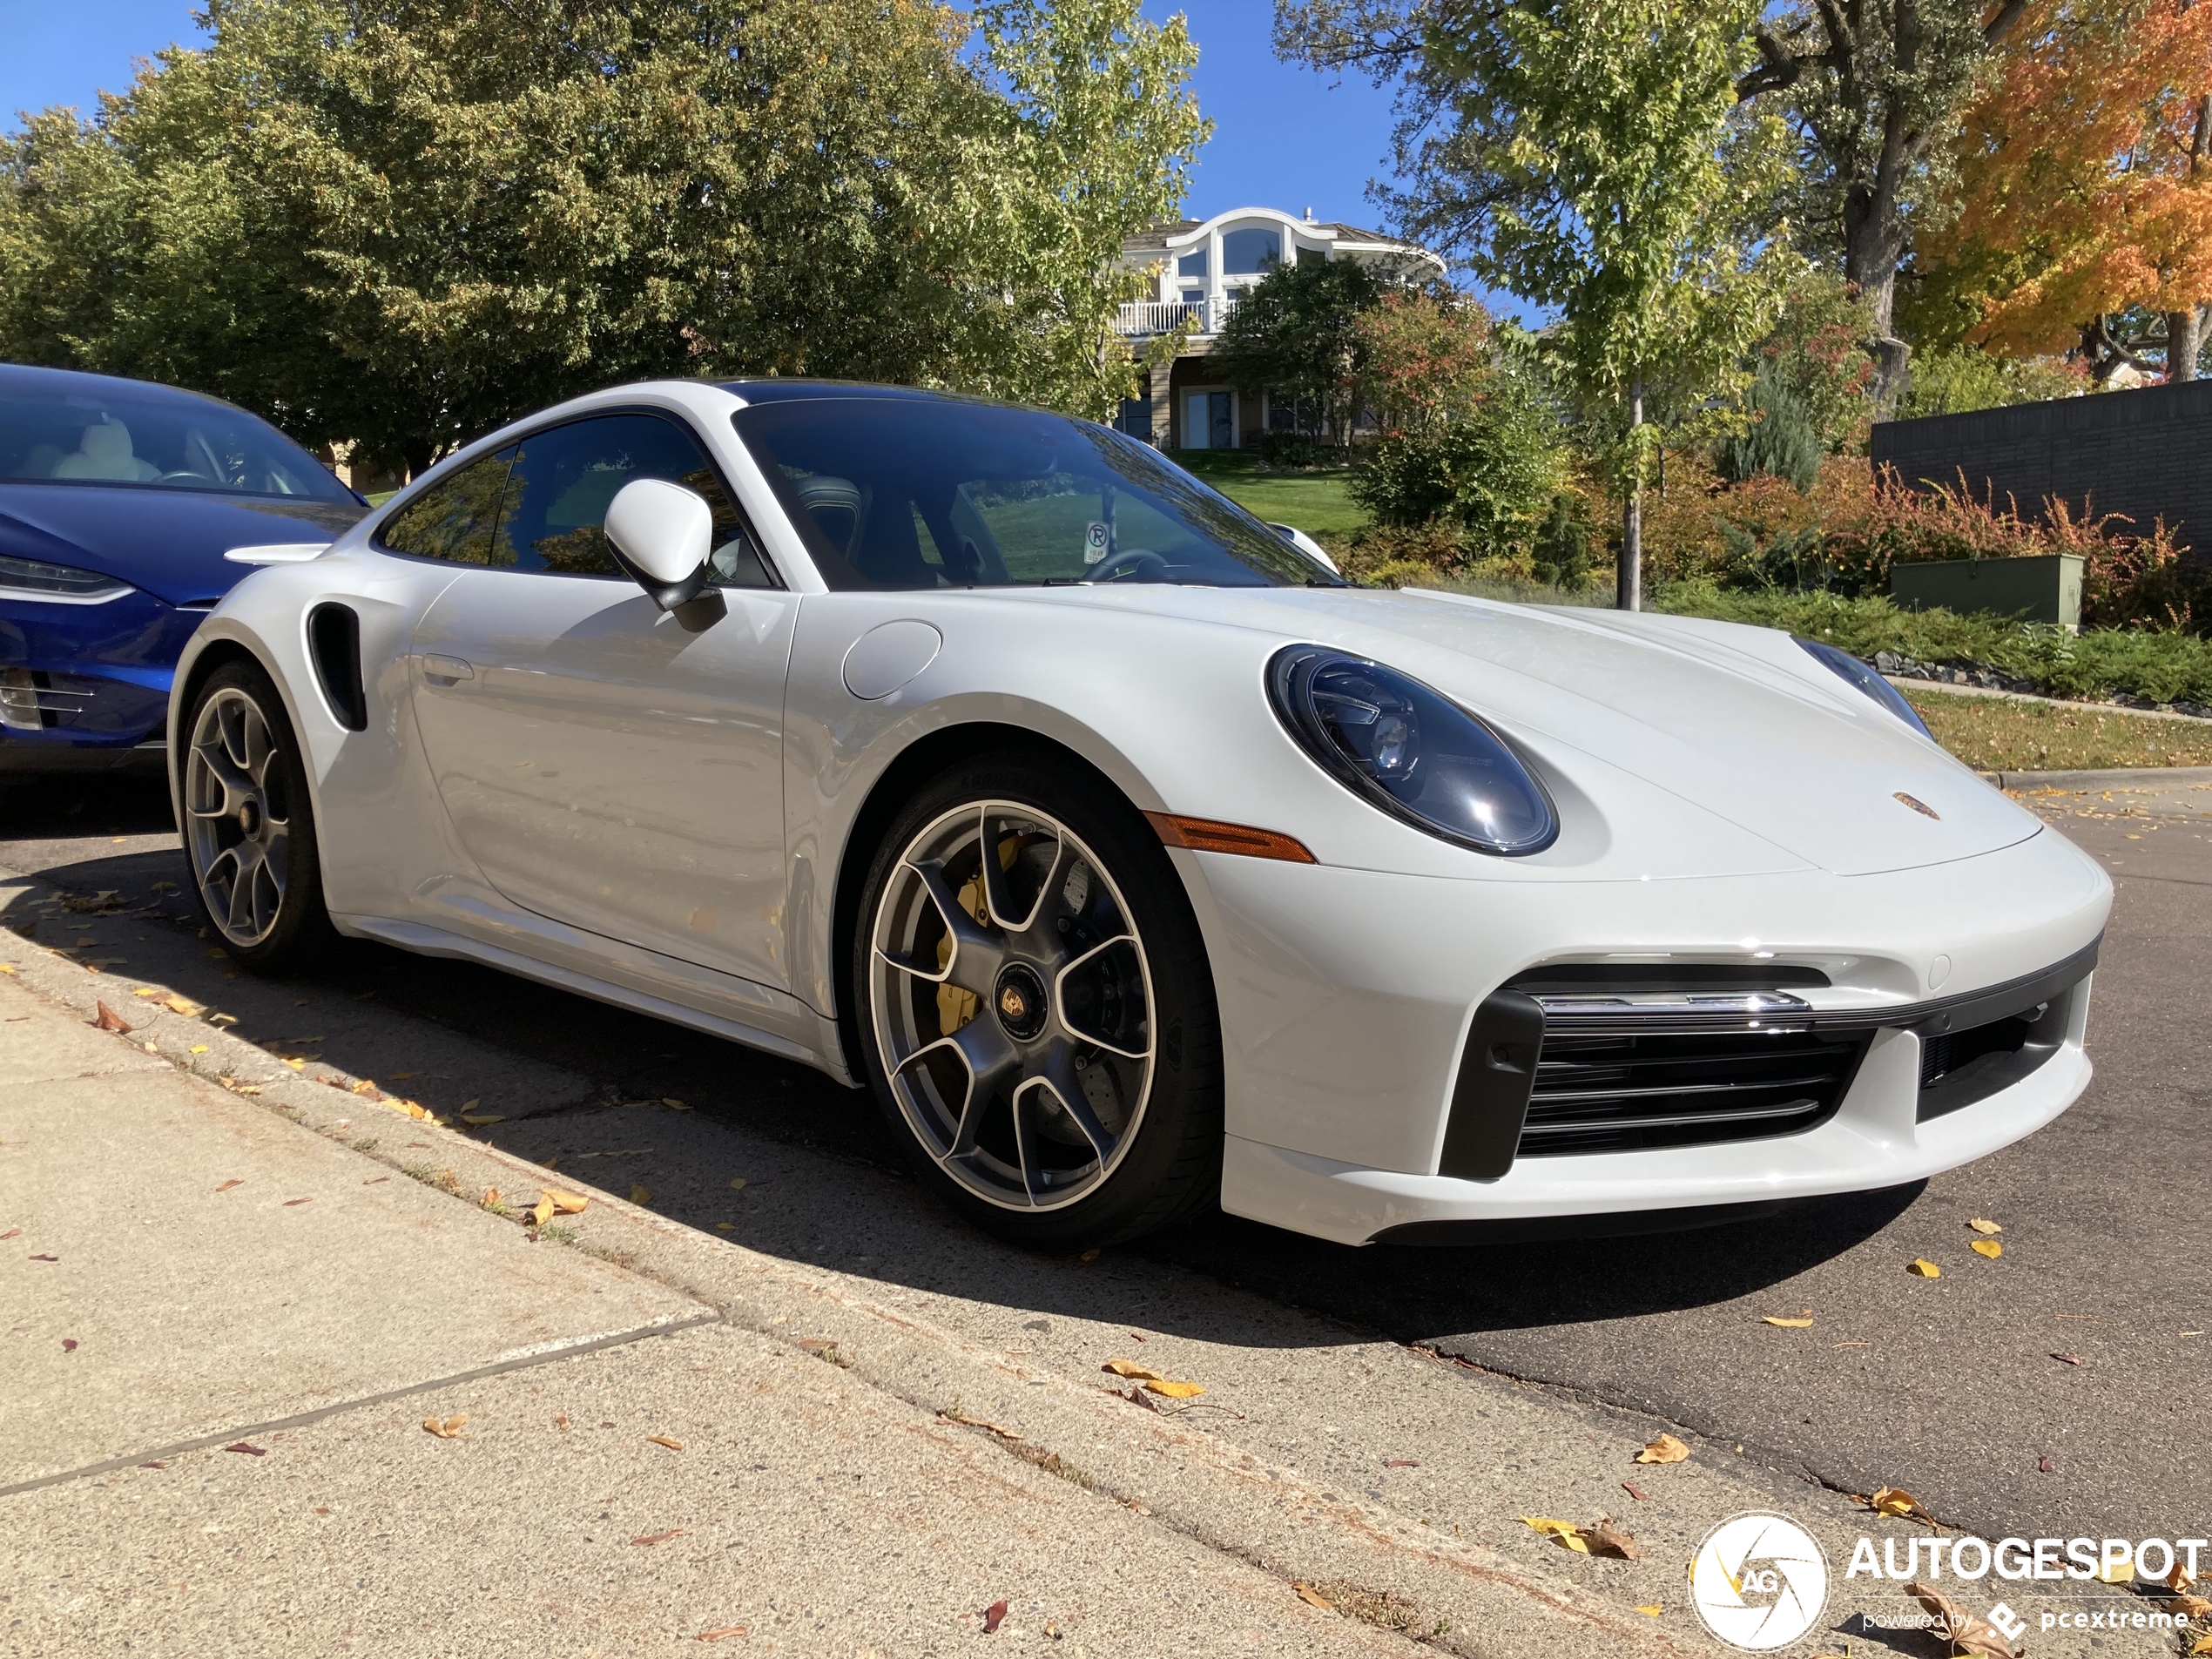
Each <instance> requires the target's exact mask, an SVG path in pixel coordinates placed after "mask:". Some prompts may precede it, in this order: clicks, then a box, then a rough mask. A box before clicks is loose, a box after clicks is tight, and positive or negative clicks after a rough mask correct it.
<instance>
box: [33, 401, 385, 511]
mask: <svg viewBox="0 0 2212 1659" xmlns="http://www.w3.org/2000/svg"><path fill="white" fill-rule="evenodd" d="M42 378H44V376H34V375H33V374H22V375H21V376H20V377H18V376H17V375H13V374H11V375H8V376H6V377H5V378H4V379H0V482H7V483H17V482H37V483H53V484H104V485H112V484H137V485H143V486H145V488H147V489H197V490H215V491H219V492H221V493H222V494H224V495H230V496H293V497H301V496H304V497H306V498H307V499H310V500H314V501H339V502H347V503H348V504H352V503H353V502H354V497H353V496H352V494H351V493H350V492H349V491H348V490H347V489H346V487H345V486H344V485H343V484H341V483H340V482H338V481H337V479H335V478H334V477H333V476H331V475H330V473H329V471H328V469H326V468H325V467H323V466H322V465H321V463H320V462H317V461H316V460H315V458H314V456H313V455H309V454H308V453H307V451H306V450H305V449H302V448H300V446H299V445H298V444H296V443H294V442H292V440H291V439H289V438H287V437H286V436H285V435H283V434H282V433H280V432H279V431H278V430H277V429H276V428H274V427H273V426H270V425H269V424H268V423H267V422H266V421H260V420H257V419H256V418H254V417H253V415H248V414H246V411H245V410H243V409H237V408H231V407H230V406H229V405H228V404H225V403H218V402H216V401H214V400H213V399H212V398H200V397H193V396H190V395H184V394H179V393H175V392H169V391H165V389H163V388H159V387H154V386H146V387H139V386H138V385H135V384H133V383H132V382H131V381H105V380H98V379H94V378H93V377H92V376H90V375H76V374H71V375H59V374H57V375H54V376H53V377H52V383H50V384H49V385H45V386H42V385H39V384H37V380H38V379H42Z"/></svg>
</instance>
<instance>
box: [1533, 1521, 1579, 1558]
mask: <svg viewBox="0 0 2212 1659" xmlns="http://www.w3.org/2000/svg"><path fill="white" fill-rule="evenodd" d="M1521 1525H1522V1526H1524V1527H1531V1528H1533V1529H1534V1530H1535V1531H1537V1532H1540V1533H1541V1534H1544V1536H1546V1537H1547V1538H1549V1539H1552V1540H1553V1541H1555V1542H1557V1543H1558V1544H1559V1545H1561V1547H1562V1548H1567V1549H1571V1550H1573V1551H1574V1552H1575V1554H1577V1555H1587V1554H1589V1553H1590V1543H1589V1540H1588V1539H1587V1538H1585V1537H1583V1536H1582V1529H1581V1527H1578V1526H1576V1525H1575V1523H1574V1522H1573V1521H1554V1520H1553V1519H1552V1518H1551V1517H1550V1516H1549V1515H1523V1516H1521Z"/></svg>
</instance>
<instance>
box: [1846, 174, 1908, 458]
mask: <svg viewBox="0 0 2212 1659" xmlns="http://www.w3.org/2000/svg"><path fill="white" fill-rule="evenodd" d="M1893 194H1894V190H1893V188H1892V187H1891V186H1889V185H1883V186H1882V187H1880V188H1878V189H1869V188H1867V187H1865V186H1864V185H1859V186H1856V187H1854V188H1853V189H1851V191H1850V192H1848V193H1847V194H1846V195H1845V196H1844V280H1846V281H1849V282H1851V283H1853V284H1855V285H1856V286H1857V287H1858V292H1859V294H1860V296H1861V297H1862V298H1863V299H1864V300H1865V301H1866V309H1867V313H1868V318H1867V320H1868V321H1869V322H1871V324H1872V325H1873V331H1874V338H1873V341H1872V343H1871V345H1870V346H1869V347H1867V354H1868V355H1869V356H1871V357H1872V358H1873V360H1874V384H1873V386H1872V387H1871V388H1870V389H1871V395H1872V398H1873V403H1874V418H1875V419H1876V420H1877V421H1886V420H1888V419H1890V418H1891V417H1892V415H1894V414H1895V413H1896V412H1897V407H1898V404H1899V403H1901V402H1903V401H1905V386H1906V381H1907V376H1908V374H1909V373H1910V371H1909V368H1908V367H1907V365H1908V363H1909V361H1910V360H1911V358H1912V347H1910V346H1908V345H1906V344H1905V342H1904V341H1902V340H1899V339H1898V337H1897V325H1896V314H1897V267H1898V261H1899V260H1902V259H1903V258H1904V257H1905V242H1904V238H1903V236H1902V235H1901V233H1899V231H1898V228H1897V226H1896V225H1895V223H1894V221H1895V219H1896V213H1895V211H1894V208H1893V206H1892V205H1891V203H1890V198H1891V197H1892V195H1893Z"/></svg>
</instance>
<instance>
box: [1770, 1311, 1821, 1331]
mask: <svg viewBox="0 0 2212 1659" xmlns="http://www.w3.org/2000/svg"><path fill="white" fill-rule="evenodd" d="M1759 1323H1760V1324H1761V1325H1782V1326H1784V1328H1786V1329H1788V1330H1791V1331H1802V1330H1804V1328H1805V1327H1806V1326H1807V1325H1811V1323H1812V1321H1811V1319H1784V1318H1777V1317H1776V1316H1775V1315H1773V1314H1771V1313H1764V1314H1761V1315H1760V1316H1759Z"/></svg>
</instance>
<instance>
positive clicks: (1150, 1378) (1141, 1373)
mask: <svg viewBox="0 0 2212 1659" xmlns="http://www.w3.org/2000/svg"><path fill="white" fill-rule="evenodd" d="M1099 1369H1100V1370H1101V1371H1110V1372H1113V1373H1114V1374H1115V1375H1116V1377H1126V1378H1128V1379H1130V1381H1131V1382H1158V1381H1159V1380H1160V1373H1159V1372H1157V1371H1149V1370H1147V1369H1146V1368H1145V1367H1144V1366H1140V1365H1138V1364H1137V1363H1136V1360H1134V1359H1109V1360H1108V1361H1107V1362H1106V1363H1105V1364H1104V1365H1103V1366H1099Z"/></svg>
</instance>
